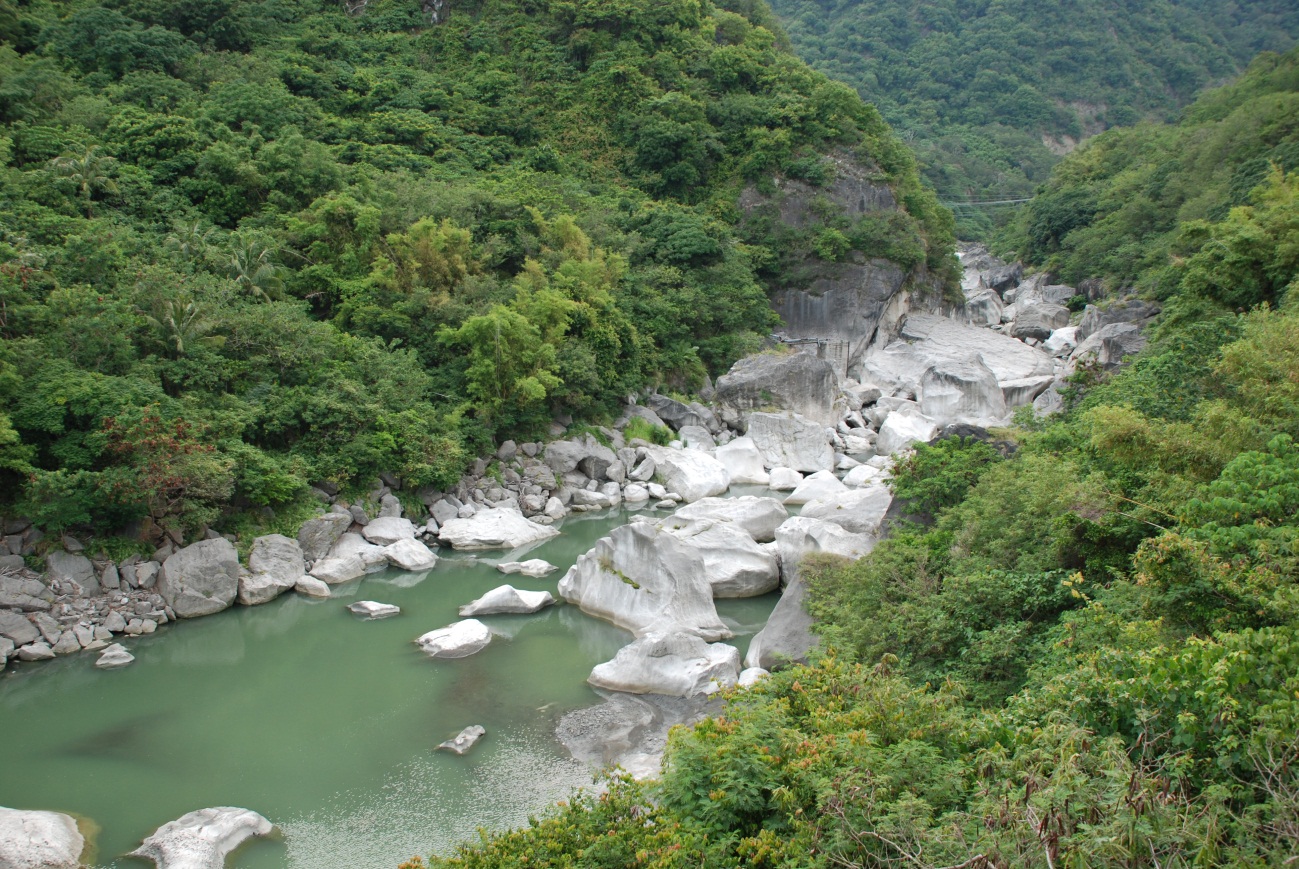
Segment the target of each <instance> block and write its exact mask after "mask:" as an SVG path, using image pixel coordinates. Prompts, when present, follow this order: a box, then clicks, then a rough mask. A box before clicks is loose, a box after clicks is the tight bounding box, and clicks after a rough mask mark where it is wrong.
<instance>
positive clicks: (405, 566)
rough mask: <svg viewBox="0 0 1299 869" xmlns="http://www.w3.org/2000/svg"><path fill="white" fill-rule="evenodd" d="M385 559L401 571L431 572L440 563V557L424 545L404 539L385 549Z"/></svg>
mask: <svg viewBox="0 0 1299 869" xmlns="http://www.w3.org/2000/svg"><path fill="white" fill-rule="evenodd" d="M383 554H384V557H385V558H387V559H388V561H389V563H391V564H392V566H393V567H396V568H399V569H401V570H409V571H416V570H431V569H433V568H434V567H435V566H436V565H437V563H438V557H437V555H435V554H434V553H433V550H431V549H429V548H428V547H427V546H425V545H424V544H423V543H420V542H419V541H418V540H413V539H411V538H406V537H404V538H402V539H401V540H398V541H397V542H396V543H390V544H388V545H387V546H385V547H384V548H383Z"/></svg>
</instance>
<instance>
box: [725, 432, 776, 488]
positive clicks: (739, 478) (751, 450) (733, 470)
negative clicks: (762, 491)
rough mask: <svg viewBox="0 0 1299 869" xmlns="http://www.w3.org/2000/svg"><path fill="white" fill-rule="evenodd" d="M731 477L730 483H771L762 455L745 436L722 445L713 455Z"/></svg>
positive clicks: (749, 438) (750, 439)
mask: <svg viewBox="0 0 1299 869" xmlns="http://www.w3.org/2000/svg"><path fill="white" fill-rule="evenodd" d="M713 455H714V457H715V458H716V459H717V461H719V462H721V463H722V465H723V466H725V468H726V471H727V473H729V474H730V475H731V483H732V484H736V483H741V484H743V483H754V484H757V485H759V486H765V485H767V483H769V482H770V481H771V475H770V474H768V473H767V470H766V467H765V466H764V464H763V459H762V453H761V452H760V451H759V450H758V445H757V444H755V443H754V442H753V438H751V437H748V436H747V435H746V436H745V437H742V438H735V439H734V440H732V441H731V442H730V443H727V444H723V445H722V446H720V447H718V448H717V450H716V451H715V452H714V453H713Z"/></svg>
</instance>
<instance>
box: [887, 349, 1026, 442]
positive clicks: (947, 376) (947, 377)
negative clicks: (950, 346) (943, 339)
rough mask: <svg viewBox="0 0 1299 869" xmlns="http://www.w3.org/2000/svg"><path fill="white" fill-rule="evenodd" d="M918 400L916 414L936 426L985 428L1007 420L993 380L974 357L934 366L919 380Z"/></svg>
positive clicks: (994, 377)
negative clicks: (962, 424) (958, 425)
mask: <svg viewBox="0 0 1299 869" xmlns="http://www.w3.org/2000/svg"><path fill="white" fill-rule="evenodd" d="M919 399H920V412H921V413H923V414H924V415H925V416H927V417H929V418H930V419H932V420H933V421H934V422H935V423H936V424H937V425H939V426H944V425H952V424H954V423H968V424H970V425H978V426H984V427H988V426H993V425H1004V424H1005V423H1006V422H1007V421H1008V413H1007V410H1006V399H1005V396H1004V395H1002V392H1001V386H1000V385H999V384H998V382H997V377H996V375H995V374H993V373H992V369H991V368H989V367H988V366H987V365H984V364H983V361H982V360H981V359H979V358H977V357H972V358H969V359H964V360H956V359H943V360H939V361H938V362H936V363H934V364H933V365H932V366H930V367H929V369H928V370H926V371H925V373H924V375H923V376H922V377H921V378H920V392H919ZM880 437H881V438H882V437H883V432H881V433H880Z"/></svg>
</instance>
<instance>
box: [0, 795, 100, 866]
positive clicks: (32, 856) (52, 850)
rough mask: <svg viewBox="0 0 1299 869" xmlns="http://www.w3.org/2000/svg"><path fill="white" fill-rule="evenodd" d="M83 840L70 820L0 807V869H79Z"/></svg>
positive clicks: (55, 813) (73, 820) (58, 814)
mask: <svg viewBox="0 0 1299 869" xmlns="http://www.w3.org/2000/svg"><path fill="white" fill-rule="evenodd" d="M85 850H86V840H85V837H84V836H82V835H81V831H80V830H78V829H77V822H76V820H75V819H74V818H72V816H70V815H64V814H62V813H60V812H38V811H23V810H20V809H7V808H4V807H3V806H0V866H3V867H5V869H78V867H80V866H81V865H82V864H81V855H82V852H83V851H85Z"/></svg>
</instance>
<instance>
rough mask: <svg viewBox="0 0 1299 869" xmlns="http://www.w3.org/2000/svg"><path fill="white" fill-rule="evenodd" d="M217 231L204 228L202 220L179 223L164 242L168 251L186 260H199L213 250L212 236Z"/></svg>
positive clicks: (207, 227) (208, 227)
mask: <svg viewBox="0 0 1299 869" xmlns="http://www.w3.org/2000/svg"><path fill="white" fill-rule="evenodd" d="M213 232H215V230H214V229H213V228H212V227H210V226H204V225H203V221H202V220H195V221H193V222H192V223H187V222H184V221H178V222H177V223H176V229H175V231H174V232H172V234H171V235H169V236H167V238H166V240H165V241H163V245H165V246H166V247H167V249H169V250H172V251H175V252H176V254H177V255H178V256H179V257H180V258H181V259H184V260H198V259H202V258H203V256H204V255H205V254H206V253H207V252H208V251H209V250H210V249H211V248H212V234H213Z"/></svg>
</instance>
